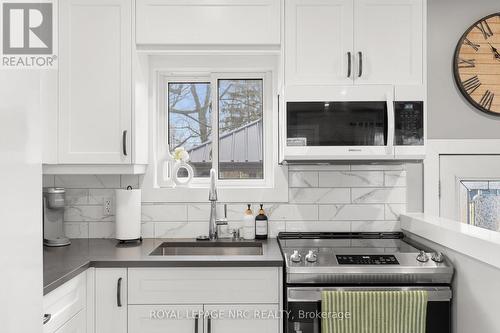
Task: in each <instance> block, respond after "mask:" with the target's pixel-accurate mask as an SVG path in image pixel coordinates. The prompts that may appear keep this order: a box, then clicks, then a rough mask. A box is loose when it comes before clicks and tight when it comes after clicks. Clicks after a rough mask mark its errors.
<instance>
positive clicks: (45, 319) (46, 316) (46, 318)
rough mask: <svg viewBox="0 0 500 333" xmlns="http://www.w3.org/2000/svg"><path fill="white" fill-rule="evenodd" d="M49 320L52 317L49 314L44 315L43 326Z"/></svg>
mask: <svg viewBox="0 0 500 333" xmlns="http://www.w3.org/2000/svg"><path fill="white" fill-rule="evenodd" d="M51 318H52V315H51V314H50V313H46V314H44V315H43V324H44V325H45V324H47V323H48V322H49V321H50V319H51Z"/></svg>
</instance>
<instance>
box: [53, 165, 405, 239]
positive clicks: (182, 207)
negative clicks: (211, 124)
mask: <svg viewBox="0 0 500 333" xmlns="http://www.w3.org/2000/svg"><path fill="white" fill-rule="evenodd" d="M43 185H44V187H47V186H61V187H65V188H66V199H67V207H66V212H65V216H64V219H65V230H66V233H67V235H68V236H69V237H71V238H113V237H114V232H115V226H114V220H115V217H114V215H113V213H112V214H111V215H106V214H105V211H104V202H105V200H108V199H110V200H112V202H113V200H114V189H116V188H126V187H127V186H129V185H130V186H132V187H133V188H139V187H140V177H139V176H134V175H78V176H76V175H57V176H48V175H46V176H44V177H43ZM251 204H252V209H253V210H254V212H257V210H258V207H259V206H258V204H259V203H258V202H253V203H251ZM264 205H265V209H266V212H267V214H268V216H269V230H270V234H271V236H276V235H277V234H278V233H279V232H280V231H339V232H340V231H343V232H347V231H354V232H359V231H396V230H399V228H400V227H399V221H398V219H399V214H401V213H402V212H404V211H405V209H406V171H405V165H404V164H402V163H390V164H366V165H363V164H355V165H348V164H339V165H321V166H314V165H306V166H290V167H289V200H288V202H287V203H273V202H267V203H264ZM113 207H114V202H113ZM219 208H220V209H222V207H221V206H220V207H219ZM245 208H246V203H244V202H242V203H230V204H228V219H229V224H230V226H231V227H238V226H240V225H241V222H240V221H241V217H242V215H243V212H244V210H245ZM209 213H210V205H209V203H208V202H207V203H181V204H179V203H168V202H157V203H143V205H142V235H143V237H145V238H151V237H157V238H160V237H188V238H192V237H196V236H197V235H201V234H206V233H207V231H208V223H207V220H208V216H209Z"/></svg>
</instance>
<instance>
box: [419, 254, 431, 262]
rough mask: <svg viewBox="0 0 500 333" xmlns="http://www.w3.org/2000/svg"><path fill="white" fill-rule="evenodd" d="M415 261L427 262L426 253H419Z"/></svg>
mask: <svg viewBox="0 0 500 333" xmlns="http://www.w3.org/2000/svg"><path fill="white" fill-rule="evenodd" d="M417 261H420V262H428V261H429V257H428V256H427V253H425V251H420V253H419V254H418V255H417Z"/></svg>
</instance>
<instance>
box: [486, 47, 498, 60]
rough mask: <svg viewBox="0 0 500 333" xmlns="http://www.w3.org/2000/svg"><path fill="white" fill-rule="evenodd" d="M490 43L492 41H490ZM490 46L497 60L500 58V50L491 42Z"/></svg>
mask: <svg viewBox="0 0 500 333" xmlns="http://www.w3.org/2000/svg"><path fill="white" fill-rule="evenodd" d="M488 44H490V43H488ZM490 47H491V51H492V52H493V56H494V57H495V59H497V60H500V53H499V52H498V50H497V49H496V48H495V47H494V46H493V45H491V44H490Z"/></svg>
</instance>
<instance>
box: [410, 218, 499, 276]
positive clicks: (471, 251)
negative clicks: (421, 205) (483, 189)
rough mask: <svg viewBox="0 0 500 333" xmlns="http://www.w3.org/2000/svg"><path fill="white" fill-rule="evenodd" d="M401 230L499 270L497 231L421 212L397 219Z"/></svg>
mask: <svg viewBox="0 0 500 333" xmlns="http://www.w3.org/2000/svg"><path fill="white" fill-rule="evenodd" d="M400 220H401V229H402V230H404V231H407V232H409V233H412V234H415V235H417V236H420V237H422V238H425V239H428V240H430V241H432V242H434V243H437V244H440V245H442V246H444V247H447V248H449V249H451V250H454V251H457V252H460V253H462V254H465V255H467V256H469V257H472V258H474V259H477V260H479V261H482V262H485V263H487V264H489V265H492V266H494V267H496V268H500V256H499V255H498V254H499V253H500V232H496V231H491V230H487V229H483V228H479V227H476V226H472V225H468V224H464V223H461V222H458V221H454V220H449V219H445V218H440V217H436V216H431V215H426V214H423V213H414V214H404V215H401V216H400Z"/></svg>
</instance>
